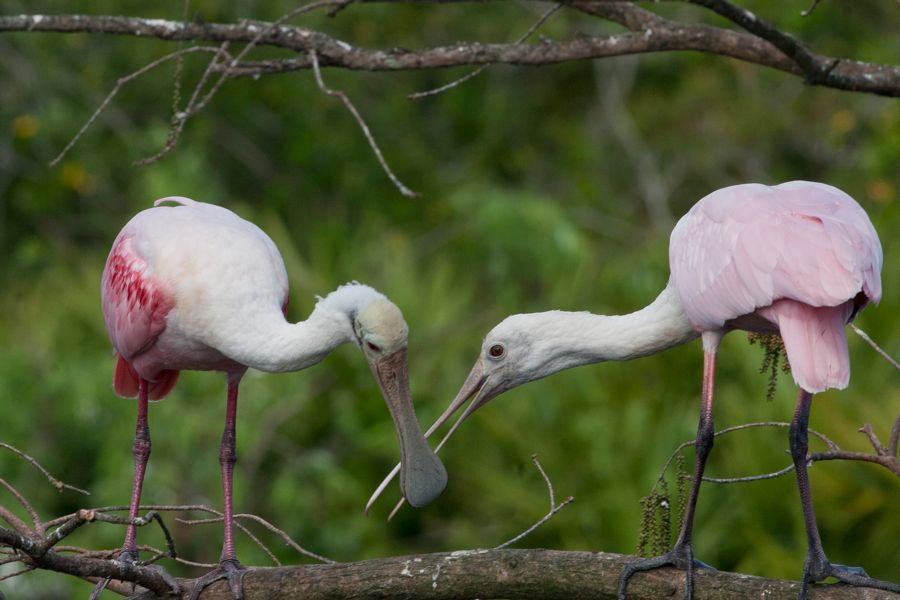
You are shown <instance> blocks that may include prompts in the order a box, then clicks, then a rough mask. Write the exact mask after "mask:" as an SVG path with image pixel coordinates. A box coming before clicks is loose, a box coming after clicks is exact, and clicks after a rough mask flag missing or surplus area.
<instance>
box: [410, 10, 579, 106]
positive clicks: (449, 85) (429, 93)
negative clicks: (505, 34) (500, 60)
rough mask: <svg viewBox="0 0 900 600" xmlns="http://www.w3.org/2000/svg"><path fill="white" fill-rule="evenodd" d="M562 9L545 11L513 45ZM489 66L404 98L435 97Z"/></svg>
mask: <svg viewBox="0 0 900 600" xmlns="http://www.w3.org/2000/svg"><path fill="white" fill-rule="evenodd" d="M562 7H563V5H562V4H555V5H554V6H552V7H550V9H549V10H547V11H546V12H545V13H544V14H543V15H541V17H540V18H539V19H538V20H537V22H536V23H535V24H534V25H532V26H531V27H530V28H529V29H528V31H526V32H525V34H524V35H523V36H522V37H520V38H519V39H518V40H516V41H515V43H516V44H521V43H524V42H525V41H526V40H527V39H528V38H530V37H531V36H532V35H533V34H534V32H535V31H537V30H538V29H539V28H540V27H541V25H543V24H544V23H546V22H547V19H549V18H550V17H552V16H553V15H554V14H555V13H556V12H557V11H558V10H559V9H561V8H562ZM490 66H492V65H491V64H490V63H485V64H483V65H481V66H480V67H478V68H477V69H475V70H474V71H472V72H471V73H468V74H466V75H463V76H462V77H460V78H459V79H454V80H453V81H451V82H450V83H447V84H444V85H442V86H440V87H438V88H434V89H432V90H426V91H424V92H413V93H412V94H407V96H406V97H407V98H409V99H410V100H419V99H420V98H426V97H428V96H435V95H437V94H440V93H442V92H446V91H447V90H449V89H452V88H455V87H457V86H458V85H461V84H463V83H465V82H467V81H469V80H470V79H472V78H474V77H477V76H478V75H481V73H482V72H483V71H484V70H485V69H487V68H488V67H490Z"/></svg>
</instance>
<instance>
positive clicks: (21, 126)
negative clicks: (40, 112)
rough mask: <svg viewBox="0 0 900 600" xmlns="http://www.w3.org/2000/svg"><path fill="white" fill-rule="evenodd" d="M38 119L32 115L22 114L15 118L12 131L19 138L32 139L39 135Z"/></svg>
mask: <svg viewBox="0 0 900 600" xmlns="http://www.w3.org/2000/svg"><path fill="white" fill-rule="evenodd" d="M38 129H39V127H38V120H37V119H35V118H34V117H32V116H31V115H20V116H18V117H16V118H15V119H13V122H12V132H13V137H14V138H16V139H17V140H30V139H31V138H33V137H34V136H36V135H37V132H38Z"/></svg>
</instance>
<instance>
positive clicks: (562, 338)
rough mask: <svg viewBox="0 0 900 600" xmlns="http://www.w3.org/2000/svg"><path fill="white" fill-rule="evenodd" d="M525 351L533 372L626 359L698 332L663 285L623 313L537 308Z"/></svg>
mask: <svg viewBox="0 0 900 600" xmlns="http://www.w3.org/2000/svg"><path fill="white" fill-rule="evenodd" d="M534 316H535V317H538V318H537V319H536V320H535V323H534V329H532V332H533V334H534V335H533V336H531V337H532V339H533V340H534V345H535V346H539V347H538V348H533V349H532V350H533V352H531V355H533V356H536V355H543V356H544V357H545V359H546V360H544V364H542V365H540V366H538V365H534V367H535V369H536V370H537V371H538V373H536V374H538V376H539V377H545V376H547V375H550V374H551V373H555V372H557V371H561V370H563V369H568V368H572V367H577V366H580V365H586V364H591V363H597V362H603V361H608V360H630V359H632V358H638V357H641V356H647V355H650V354H655V353H657V352H661V351H663V350H665V349H667V348H671V347H672V346H677V345H679V344H683V343H685V342H688V341H690V340H692V339H694V338H696V337H698V336H699V333H698V332H697V331H695V330H694V328H693V327H692V326H691V324H690V323H689V322H688V319H687V317H686V316H685V314H684V309H683V308H682V306H681V302H680V301H679V300H678V296H677V294H676V293H675V291H674V290H672V289H670V288H669V287H668V286H667V287H666V288H665V289H664V290H663V291H662V292H661V293H660V294H659V296H657V298H656V299H655V300H654V301H653V302H651V303H650V304H649V305H647V306H646V307H644V308H642V309H640V310H638V311H635V312H633V313H629V314H626V315H616V316H606V315H595V314H591V313H588V312H564V311H552V312H547V313H537V314H536V315H534Z"/></svg>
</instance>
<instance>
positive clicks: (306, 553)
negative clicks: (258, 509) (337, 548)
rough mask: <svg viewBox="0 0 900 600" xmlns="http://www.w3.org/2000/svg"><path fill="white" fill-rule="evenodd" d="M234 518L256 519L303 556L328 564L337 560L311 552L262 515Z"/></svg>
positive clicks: (245, 515) (239, 515)
mask: <svg viewBox="0 0 900 600" xmlns="http://www.w3.org/2000/svg"><path fill="white" fill-rule="evenodd" d="M234 518H235V519H238V518H240V519H249V520H251V521H256V522H257V523H259V524H260V525H262V526H263V527H265V528H266V529H268V530H269V531H271V532H272V533H274V534H275V535H277V536H279V537H280V538H281V539H282V540H284V542H285V543H286V544H287V545H288V546H290V547H291V548H293V549H294V550H296V551H297V552H299V553H300V554H303V555H304V556H308V557H310V558H313V559H315V560H318V561H320V562H323V563H328V564H336V563H337V561H335V560H331V559H330V558H326V557H324V556H322V555H321V554H316V553H315V552H313V551H311V550H307V549H306V548H304V547H303V546H301V545H300V544H298V543H297V542H295V541H294V539H293V538H291V536H289V535H288V534H287V533H285V532H284V531H283V530H281V529H279V528H278V527H275V526H274V525H273V524H271V523H269V522H268V521H266V520H265V519H263V518H262V517H259V516H257V515H251V514H246V513H240V514H237V515H234Z"/></svg>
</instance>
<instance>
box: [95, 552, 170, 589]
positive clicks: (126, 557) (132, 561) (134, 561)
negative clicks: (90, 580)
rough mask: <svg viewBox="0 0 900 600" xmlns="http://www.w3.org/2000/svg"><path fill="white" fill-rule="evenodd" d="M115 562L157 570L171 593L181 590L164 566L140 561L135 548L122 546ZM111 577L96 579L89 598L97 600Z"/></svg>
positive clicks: (133, 585)
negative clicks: (128, 548)
mask: <svg viewBox="0 0 900 600" xmlns="http://www.w3.org/2000/svg"><path fill="white" fill-rule="evenodd" d="M115 562H117V563H119V564H121V565H137V566H140V567H144V568H149V569H153V570H154V571H157V572H158V573H159V575H160V577H162V579H163V581H165V582H166V583H167V584H168V585H169V588H170V589H171V590H172V593H173V594H178V593H179V592H180V591H181V588H180V586H179V585H178V582H177V581H175V578H174V577H172V576H171V575H170V574H169V572H168V571H166V570H165V569H164V568H162V567H161V566H159V565H153V564H149V563H145V562H142V561H141V557H140V554H139V553H138V550H137V549H133V550H126V549H124V548H123V549H122V550H121V551H120V552H119V555H118V556H117V557H116V558H115ZM113 579H114V578H113V577H105V578H103V579H101V580H100V581H98V582H97V585H95V586H94V589H93V591H91V595H90V598H89V600H97V599H98V598H99V597H100V595H101V594H102V593H103V591H104V590H105V589H106V587H107V586H108V585H109V582H110V581H112V580H113ZM134 587H135V584H132V588H134Z"/></svg>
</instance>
